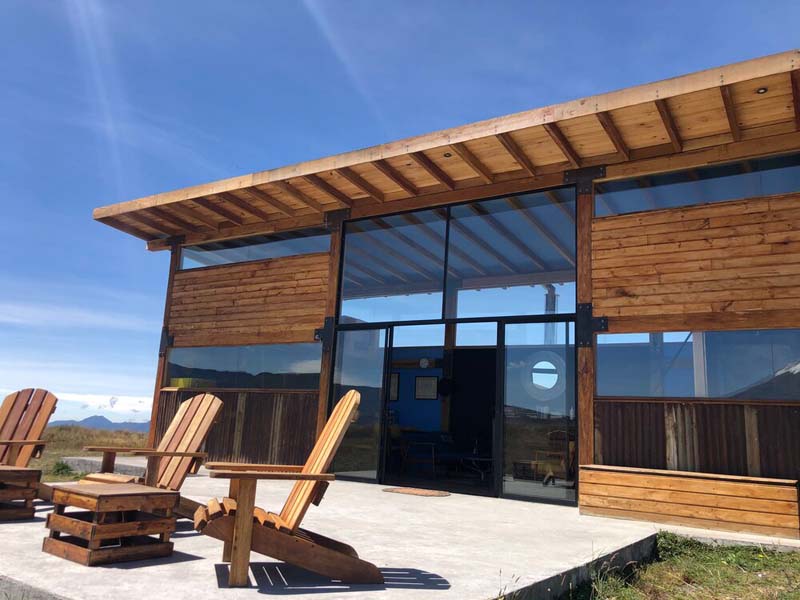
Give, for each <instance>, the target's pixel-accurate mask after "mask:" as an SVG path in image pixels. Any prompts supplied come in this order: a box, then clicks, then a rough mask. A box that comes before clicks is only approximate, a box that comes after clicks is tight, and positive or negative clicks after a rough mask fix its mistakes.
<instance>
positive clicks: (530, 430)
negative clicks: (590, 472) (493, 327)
mask: <svg viewBox="0 0 800 600" xmlns="http://www.w3.org/2000/svg"><path fill="white" fill-rule="evenodd" d="M574 348H575V347H574V342H573V325H572V324H571V323H526V324H519V325H506V350H505V406H504V411H503V428H504V438H505V447H504V449H503V492H504V493H506V494H511V495H515V496H528V497H539V498H547V499H551V500H569V501H574V500H575V469H576V460H577V456H576V451H577V448H576V427H575V425H576V420H575V361H574V357H575V351H574Z"/></svg>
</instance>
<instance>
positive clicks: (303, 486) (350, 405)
mask: <svg viewBox="0 0 800 600" xmlns="http://www.w3.org/2000/svg"><path fill="white" fill-rule="evenodd" d="M360 402H361V394H359V393H358V392H357V391H356V390H350V391H349V392H347V393H346V394H345V395H344V396H342V398H341V400H339V402H337V404H336V406H335V407H334V409H333V412H332V413H331V416H330V418H329V419H328V422H327V423H326V424H325V428H324V429H323V430H322V433H321V434H320V436H319V439H317V443H316V444H314V449H313V450H311V454H309V456H308V460H307V461H306V464H305V465H304V466H303V470H302V471H301V472H302V473H326V472H327V471H328V469H329V468H330V466H331V463H332V462H333V457H334V456H335V455H336V451H337V450H338V449H339V446H340V444H341V443H342V439H343V438H344V434H345V433H347V428H348V427H349V426H350V423H351V421H352V420H353V417H354V416H355V414H356V411H357V410H358V405H359V403H360ZM319 485H320V482H318V481H298V482H297V483H295V484H294V487H293V488H292V491H291V493H290V494H289V497H288V498H287V499H286V504H284V505H283V509H282V510H281V514H280V518H281V521H283V523H284V524H285V525H286V527H288V528H289V529H291V530H292V531H295V530H296V529H297V528H298V527H299V526H300V523H301V522H302V521H303V517H304V516H305V514H306V511H307V510H308V507H309V506H310V505H311V503H312V502H313V501H314V499H315V498H316V497H317V486H319Z"/></svg>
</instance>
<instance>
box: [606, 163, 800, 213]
mask: <svg viewBox="0 0 800 600" xmlns="http://www.w3.org/2000/svg"><path fill="white" fill-rule="evenodd" d="M798 190H800V154H795V155H793V156H782V157H777V158H762V159H753V160H746V161H742V162H738V163H731V164H726V165H719V166H713V167H704V168H697V169H690V170H688V171H678V172H675V173H666V174H663V175H649V176H642V177H638V178H636V179H626V180H624V181H612V182H609V183H602V184H599V185H597V186H595V214H596V215H597V216H598V217H606V216H609V215H615V214H624V213H630V212H638V211H647V210H658V209H662V208H675V207H678V206H688V205H691V204H704V203H707V202H723V201H726V200H739V199H742V198H753V197H756V196H768V195H771V194H785V193H789V192H796V191H798Z"/></svg>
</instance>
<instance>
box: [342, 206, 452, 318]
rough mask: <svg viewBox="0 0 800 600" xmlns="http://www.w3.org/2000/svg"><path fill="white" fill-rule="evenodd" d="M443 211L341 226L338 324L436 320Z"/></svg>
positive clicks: (441, 271) (439, 305) (441, 277)
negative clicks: (342, 253)
mask: <svg viewBox="0 0 800 600" xmlns="http://www.w3.org/2000/svg"><path fill="white" fill-rule="evenodd" d="M446 215H447V213H446V211H445V210H438V211H434V210H425V211H420V212H416V213H412V214H404V215H393V216H388V217H380V218H375V219H367V220H363V221H355V222H352V223H347V224H346V226H345V246H344V268H343V271H342V302H341V322H343V323H352V322H372V323H375V322H384V321H411V320H417V319H438V318H441V315H442V283H443V281H444V248H445V224H446Z"/></svg>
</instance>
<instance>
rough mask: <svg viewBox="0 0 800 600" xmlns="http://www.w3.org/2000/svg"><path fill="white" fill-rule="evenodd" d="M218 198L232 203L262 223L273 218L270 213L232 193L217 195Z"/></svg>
mask: <svg viewBox="0 0 800 600" xmlns="http://www.w3.org/2000/svg"><path fill="white" fill-rule="evenodd" d="M217 196H218V197H220V198H222V199H223V200H225V202H230V203H231V204H233V205H234V206H236V207H238V208H239V210H241V211H242V212H245V213H247V214H249V215H252V216H254V217H255V218H256V219H260V220H262V221H269V220H270V219H271V218H272V217H271V216H270V214H269V213H267V212H264V211H263V210H261V209H260V208H258V207H257V206H253V205H252V204H251V203H250V202H248V201H247V200H243V199H242V198H239V196H236V195H234V194H232V193H231V192H221V193H219V194H217Z"/></svg>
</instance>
